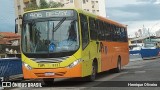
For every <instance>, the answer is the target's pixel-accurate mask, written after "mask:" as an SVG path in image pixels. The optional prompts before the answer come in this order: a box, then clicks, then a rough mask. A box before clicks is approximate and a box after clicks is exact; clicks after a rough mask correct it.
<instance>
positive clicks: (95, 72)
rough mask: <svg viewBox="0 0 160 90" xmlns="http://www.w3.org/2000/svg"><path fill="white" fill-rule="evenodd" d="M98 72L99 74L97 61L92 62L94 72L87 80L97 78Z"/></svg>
mask: <svg viewBox="0 0 160 90" xmlns="http://www.w3.org/2000/svg"><path fill="white" fill-rule="evenodd" d="M96 74H97V63H96V62H93V63H92V73H91V75H90V76H88V77H87V81H89V82H92V81H94V80H95V79H96Z"/></svg>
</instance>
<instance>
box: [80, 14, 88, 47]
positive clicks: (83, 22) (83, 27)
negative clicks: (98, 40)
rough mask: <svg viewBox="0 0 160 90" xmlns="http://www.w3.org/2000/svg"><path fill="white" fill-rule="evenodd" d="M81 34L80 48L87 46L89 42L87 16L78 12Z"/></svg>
mask: <svg viewBox="0 0 160 90" xmlns="http://www.w3.org/2000/svg"><path fill="white" fill-rule="evenodd" d="M80 20H81V21H80V22H81V34H82V48H83V49H84V48H85V47H87V45H88V43H89V32H88V21H87V16H85V15H83V14H80Z"/></svg>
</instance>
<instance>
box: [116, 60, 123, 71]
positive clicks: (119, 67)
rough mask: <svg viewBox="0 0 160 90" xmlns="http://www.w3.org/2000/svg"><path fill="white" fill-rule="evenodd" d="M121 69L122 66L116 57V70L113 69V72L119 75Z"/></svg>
mask: <svg viewBox="0 0 160 90" xmlns="http://www.w3.org/2000/svg"><path fill="white" fill-rule="evenodd" d="M121 67H122V65H121V58H120V57H118V62H117V68H115V72H116V73H119V72H120V71H121Z"/></svg>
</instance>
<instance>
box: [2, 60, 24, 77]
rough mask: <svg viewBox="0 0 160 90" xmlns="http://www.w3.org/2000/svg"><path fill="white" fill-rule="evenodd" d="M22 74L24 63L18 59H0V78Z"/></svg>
mask: <svg viewBox="0 0 160 90" xmlns="http://www.w3.org/2000/svg"><path fill="white" fill-rule="evenodd" d="M18 74H22V62H21V59H18V58H7V59H0V77H9V76H12V75H18Z"/></svg>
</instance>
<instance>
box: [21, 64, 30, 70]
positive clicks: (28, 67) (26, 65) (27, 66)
mask: <svg viewBox="0 0 160 90" xmlns="http://www.w3.org/2000/svg"><path fill="white" fill-rule="evenodd" d="M23 65H24V66H25V67H26V68H27V69H28V70H32V67H31V66H29V65H28V64H26V63H23Z"/></svg>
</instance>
